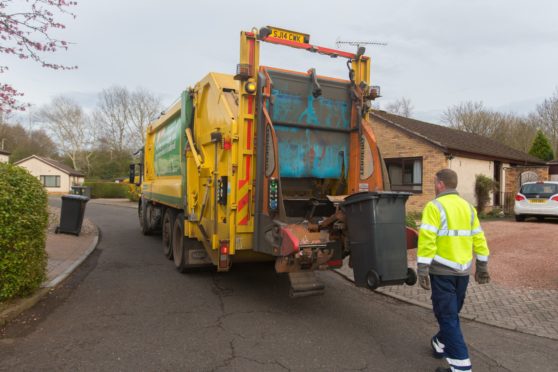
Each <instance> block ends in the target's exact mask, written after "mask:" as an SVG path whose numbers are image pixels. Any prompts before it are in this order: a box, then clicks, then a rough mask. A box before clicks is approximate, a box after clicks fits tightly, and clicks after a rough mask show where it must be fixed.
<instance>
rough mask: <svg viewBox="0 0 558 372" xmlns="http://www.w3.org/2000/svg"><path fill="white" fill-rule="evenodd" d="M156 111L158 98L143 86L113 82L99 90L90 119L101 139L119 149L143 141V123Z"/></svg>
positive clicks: (131, 147)
mask: <svg viewBox="0 0 558 372" xmlns="http://www.w3.org/2000/svg"><path fill="white" fill-rule="evenodd" d="M160 111H161V103H160V101H159V99H158V98H157V97H155V96H154V95H153V94H152V93H150V92H148V91H147V90H144V89H137V90H136V91H134V92H131V93H130V92H129V91H128V90H127V89H126V88H124V87H118V86H114V87H111V88H109V89H105V90H103V91H102V92H101V93H100V94H99V103H98V105H97V109H96V110H95V113H94V120H95V124H96V125H97V126H98V129H99V132H100V135H101V137H102V139H103V142H104V143H105V144H106V145H108V146H109V148H110V149H112V150H113V151H117V152H119V153H120V152H123V151H126V150H133V149H136V148H138V147H140V146H141V145H142V144H143V142H144V139H145V130H146V127H147V124H149V121H150V120H151V119H152V118H153V117H155V115H156V114H157V113H159V112H160Z"/></svg>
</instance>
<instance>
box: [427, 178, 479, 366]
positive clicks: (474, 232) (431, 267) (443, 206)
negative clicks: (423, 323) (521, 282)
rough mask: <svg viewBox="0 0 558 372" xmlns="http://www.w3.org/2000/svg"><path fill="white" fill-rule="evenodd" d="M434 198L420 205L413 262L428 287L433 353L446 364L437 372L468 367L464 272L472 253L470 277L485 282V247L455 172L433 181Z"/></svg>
mask: <svg viewBox="0 0 558 372" xmlns="http://www.w3.org/2000/svg"><path fill="white" fill-rule="evenodd" d="M434 188H435V190H436V198H435V199H434V200H432V201H430V202H428V204H426V207H424V211H423V212H422V223H421V226H420V232H419V240H418V251H417V265H418V270H417V271H418V279H419V284H420V286H421V287H422V288H424V289H426V290H430V288H431V287H432V297H431V298H432V308H433V310H434V315H435V316H436V319H437V321H438V325H439V332H438V333H437V334H436V335H434V337H432V339H431V347H432V350H433V355H434V357H436V358H439V359H442V358H445V359H446V361H447V362H448V364H449V368H442V367H439V368H437V369H436V372H446V371H471V361H470V359H469V352H468V350H467V345H466V344H465V340H464V339H463V333H462V332H461V326H460V323H459V312H460V311H461V308H462V307H463V301H464V300H465V292H466V291H467V285H468V284H469V275H470V273H471V266H472V262H473V252H474V253H475V255H476V271H475V280H476V281H477V283H479V284H486V283H488V282H490V275H489V274H488V255H489V251H488V245H487V243H486V239H485V237H484V233H483V231H482V228H481V226H480V222H479V219H478V216H477V212H476V210H475V208H473V206H472V205H471V204H469V203H468V202H467V201H466V200H464V199H463V198H461V197H460V196H459V194H458V193H457V191H456V188H457V173H455V172H454V171H453V170H451V169H442V170H440V171H439V172H437V173H436V177H435V180H434Z"/></svg>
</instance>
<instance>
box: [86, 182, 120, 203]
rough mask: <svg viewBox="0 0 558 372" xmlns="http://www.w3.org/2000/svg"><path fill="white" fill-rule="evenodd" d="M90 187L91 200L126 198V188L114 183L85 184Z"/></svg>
mask: <svg viewBox="0 0 558 372" xmlns="http://www.w3.org/2000/svg"><path fill="white" fill-rule="evenodd" d="M83 185H84V186H89V187H91V198H92V199H96V198H109V199H110V198H127V197H128V186H127V185H124V184H121V183H115V182H85V183H84V184H83Z"/></svg>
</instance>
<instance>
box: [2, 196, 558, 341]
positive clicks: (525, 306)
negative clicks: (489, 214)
mask: <svg viewBox="0 0 558 372" xmlns="http://www.w3.org/2000/svg"><path fill="white" fill-rule="evenodd" d="M89 203H92V204H102V205H112V206H120V207H123V208H137V203H135V202H130V201H128V200H127V199H93V200H91V201H90V202H89ZM56 213H57V209H56V208H53V209H51V214H53V215H54V217H53V218H55V219H56V218H57V217H56ZM58 213H59V211H58ZM98 241H99V230H98V228H97V227H96V226H94V225H93V224H92V223H91V221H89V220H88V219H85V220H84V225H83V228H82V233H81V234H80V235H79V236H73V235H65V234H55V233H54V227H53V224H52V223H51V227H50V228H49V231H48V235H47V243H46V251H47V254H48V264H47V279H46V281H45V283H43V285H42V287H41V288H40V289H39V290H38V291H37V292H36V293H35V294H33V295H32V296H30V297H28V298H24V299H17V300H13V301H9V302H7V303H3V304H0V326H1V325H3V324H5V323H7V322H8V321H10V320H12V319H14V318H15V317H17V316H18V315H19V314H20V313H22V312H23V311H25V310H26V309H29V308H31V307H32V306H33V305H35V304H36V303H37V302H39V301H40V299H41V298H42V297H43V296H45V295H46V294H47V293H48V292H49V291H51V290H53V289H54V288H55V287H56V286H57V285H58V284H59V283H61V282H62V281H63V280H64V279H65V278H67V277H68V276H69V275H70V274H71V273H72V272H73V271H74V270H75V269H76V268H77V267H78V266H79V265H80V264H81V263H82V262H83V261H84V260H85V259H86V258H87V256H89V254H91V252H93V250H94V249H95V247H96V246H97V243H98ZM413 253H414V252H413V251H410V253H409V255H408V256H409V258H408V261H409V262H408V263H409V267H415V268H416V262H415V261H414V257H416V254H414V255H413ZM337 273H338V274H340V275H341V276H343V277H344V278H346V279H347V280H349V281H354V277H353V272H352V269H350V268H349V266H348V262H345V265H344V266H343V268H341V269H339V270H337ZM376 292H377V293H381V294H383V295H386V296H389V297H393V298H396V299H398V300H401V301H404V302H407V303H411V304H414V305H417V306H421V307H424V308H432V305H431V301H430V292H429V291H426V290H423V289H422V288H421V287H420V286H418V285H415V286H412V287H410V286H406V285H401V286H389V287H380V288H378V289H377V290H376ZM461 316H462V317H463V318H465V319H469V320H474V321H477V322H480V323H485V324H489V325H491V326H496V327H500V328H504V329H509V330H513V331H518V332H522V333H527V334H533V335H536V336H540V337H546V338H550V339H554V340H558V290H556V289H524V288H509V287H503V286H500V285H498V284H495V283H490V284H486V285H482V286H481V285H477V284H476V283H475V282H474V280H471V282H470V285H469V289H468V291H467V297H466V300H465V305H464V307H463V310H462V312H461Z"/></svg>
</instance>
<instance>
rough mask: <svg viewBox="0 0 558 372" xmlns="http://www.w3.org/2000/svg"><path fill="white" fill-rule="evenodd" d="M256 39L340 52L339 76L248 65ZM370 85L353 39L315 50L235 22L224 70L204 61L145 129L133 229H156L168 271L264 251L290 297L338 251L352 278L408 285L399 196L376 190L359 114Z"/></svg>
mask: <svg viewBox="0 0 558 372" xmlns="http://www.w3.org/2000/svg"><path fill="white" fill-rule="evenodd" d="M261 42H268V43H272V44H278V45H286V46H290V47H294V48H298V49H303V50H306V51H310V52H314V53H319V54H323V55H326V56H329V57H335V58H336V60H340V59H344V60H345V61H346V64H347V67H348V75H349V78H348V79H347V80H343V79H338V78H333V77H326V76H320V75H318V74H317V72H316V70H315V69H314V68H311V69H309V70H308V71H306V72H296V71H288V70H283V69H280V68H273V67H267V66H260V64H259V48H260V43H261ZM378 96H379V88H377V87H371V86H370V58H369V57H367V56H365V55H364V48H359V50H358V52H357V53H348V52H344V51H339V50H333V49H329V48H323V47H319V46H315V45H312V44H310V43H309V35H306V34H300V33H297V32H292V31H288V30H283V29H278V28H273V27H264V28H261V29H260V30H256V29H254V30H253V31H251V32H241V35H240V63H239V64H238V65H237V69H236V74H234V75H233V74H222V73H214V72H212V73H209V74H208V75H207V76H205V77H204V78H203V79H202V80H201V81H199V82H198V83H197V84H195V86H193V87H191V88H189V89H188V90H186V91H184V92H183V93H182V95H181V97H180V99H179V100H178V101H177V102H176V103H175V104H174V105H173V106H172V107H171V108H170V109H168V110H167V111H166V112H164V113H163V114H162V115H161V116H160V117H159V118H158V119H156V120H154V121H153V122H151V123H150V124H149V126H148V127H147V133H146V137H145V138H146V141H145V146H144V149H143V156H142V161H140V164H139V172H140V173H141V177H140V184H139V185H140V188H141V198H140V201H139V204H138V216H139V221H140V226H141V229H142V232H143V233H144V234H151V233H154V232H155V231H161V233H162V242H163V252H164V254H165V255H166V256H167V257H168V258H169V259H173V260H174V264H175V266H176V268H177V269H178V271H180V272H187V271H190V270H191V269H194V268H199V267H204V266H214V267H216V268H217V270H218V271H227V270H229V269H230V268H231V265H232V263H234V262H247V261H266V260H273V261H275V270H276V271H277V272H278V273H288V275H289V279H290V282H291V295H292V296H295V297H296V296H305V295H313V294H319V293H322V291H323V289H324V286H323V284H322V283H321V282H320V281H319V280H318V278H317V277H316V276H315V270H325V269H331V268H339V267H341V266H342V265H343V258H344V257H346V256H348V255H351V258H352V261H353V262H352V265H353V269H354V270H355V280H356V284H357V285H367V286H369V287H370V288H376V287H377V286H379V285H391V284H402V283H405V282H406V283H407V284H411V285H412V284H414V282H415V281H416V275H415V273H414V271H413V270H411V269H408V268H407V256H406V249H407V247H408V245H410V246H413V245H414V243H415V242H416V234H415V233H413V232H412V231H409V230H407V231H406V229H405V223H404V221H405V211H404V204H405V200H406V199H407V196H408V195H407V194H404V193H393V192H387V190H388V189H389V185H388V178H387V174H386V171H385V167H384V165H383V161H382V158H381V155H380V152H379V150H378V147H377V145H376V139H375V137H374V133H373V131H372V127H371V124H370V122H369V121H368V112H369V110H370V102H371V101H372V100H374V99H375V98H377V97H378ZM136 169H138V164H133V165H132V166H131V169H130V180H131V182H133V181H134V179H136V178H135V175H136V174H135V172H136ZM347 196H349V198H347ZM349 200H350V202H349ZM355 201H356V202H355ZM394 211H395V212H394ZM363 213H364V214H363ZM382 216H390V217H389V218H387V219H385V218H384V219H382ZM351 219H352V221H351ZM373 225H374V226H373ZM351 226H352V227H351ZM359 230H362V231H360V233H359ZM363 231H364V232H365V234H364V236H363V234H362V232H363ZM367 232H370V234H366V233H367ZM356 236H359V237H358V239H356V240H355V239H354V237H356ZM382 247H384V248H382ZM357 257H358V260H357ZM357 271H358V272H357Z"/></svg>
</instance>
